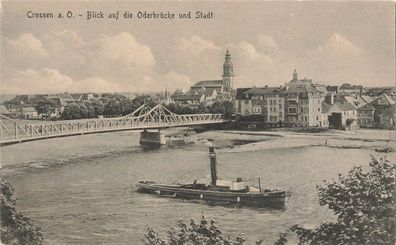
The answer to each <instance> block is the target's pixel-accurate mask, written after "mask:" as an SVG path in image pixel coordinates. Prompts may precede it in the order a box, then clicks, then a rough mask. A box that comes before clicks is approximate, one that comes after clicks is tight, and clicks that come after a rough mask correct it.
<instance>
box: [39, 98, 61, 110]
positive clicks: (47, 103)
mask: <svg viewBox="0 0 396 245" xmlns="http://www.w3.org/2000/svg"><path fill="white" fill-rule="evenodd" d="M55 107H56V104H55V103H54V101H52V100H51V99H49V98H43V99H41V100H39V101H37V104H36V110H37V113H38V114H50V113H51V112H54V111H55Z"/></svg>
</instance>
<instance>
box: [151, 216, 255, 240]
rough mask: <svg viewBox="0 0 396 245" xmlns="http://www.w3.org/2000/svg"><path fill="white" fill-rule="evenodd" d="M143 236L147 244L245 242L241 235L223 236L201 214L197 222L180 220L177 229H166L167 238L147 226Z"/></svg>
mask: <svg viewBox="0 0 396 245" xmlns="http://www.w3.org/2000/svg"><path fill="white" fill-rule="evenodd" d="M145 238H146V244H147V245H195V244H200V245H206V244H207V245H209V244H213V245H214V244H219V245H232V244H233V245H242V244H244V243H245V239H244V238H243V237H242V236H238V237H236V238H235V239H234V240H233V239H232V238H231V237H229V236H225V235H224V234H223V232H222V231H221V230H220V229H219V228H218V227H217V226H216V222H215V221H214V220H211V221H210V222H208V221H207V220H206V219H205V217H204V216H202V219H201V221H200V222H199V223H196V222H195V221H194V220H193V219H192V220H191V221H190V225H187V224H185V223H184V222H182V221H180V222H179V224H178V228H177V229H171V230H170V231H168V239H167V240H163V239H161V238H160V237H159V235H158V233H157V232H155V231H154V230H153V228H151V227H148V228H147V234H146V235H145ZM258 244H260V243H258Z"/></svg>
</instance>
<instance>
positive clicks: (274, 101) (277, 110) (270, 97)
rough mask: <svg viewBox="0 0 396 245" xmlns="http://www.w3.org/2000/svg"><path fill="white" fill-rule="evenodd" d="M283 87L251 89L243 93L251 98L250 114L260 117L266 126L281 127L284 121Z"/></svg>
mask: <svg viewBox="0 0 396 245" xmlns="http://www.w3.org/2000/svg"><path fill="white" fill-rule="evenodd" d="M284 90H285V87H264V88H251V89H249V90H247V91H245V92H244V94H245V95H248V96H247V97H249V98H251V106H252V110H251V111H252V114H253V115H260V116H261V117H262V120H263V122H265V123H266V124H267V125H268V126H270V127H274V126H281V125H282V124H283V122H284V120H285V107H284V106H285V101H284V94H283V93H282V91H284Z"/></svg>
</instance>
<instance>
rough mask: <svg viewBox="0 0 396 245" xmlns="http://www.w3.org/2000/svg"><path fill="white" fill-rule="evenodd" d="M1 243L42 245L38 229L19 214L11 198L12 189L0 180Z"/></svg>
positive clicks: (41, 236)
mask: <svg viewBox="0 0 396 245" xmlns="http://www.w3.org/2000/svg"><path fill="white" fill-rule="evenodd" d="M0 182H1V187H0V188H1V193H0V210H1V228H0V236H1V242H2V243H4V244H32V245H38V244H42V241H43V235H42V234H41V232H40V227H38V226H36V225H34V224H33V223H32V222H31V220H30V219H29V218H28V217H26V216H24V215H23V214H22V213H21V212H19V211H18V210H17V209H16V207H15V204H16V202H15V199H14V198H13V193H14V188H13V187H12V186H11V185H10V184H9V183H8V182H6V181H5V180H3V179H1V178H0Z"/></svg>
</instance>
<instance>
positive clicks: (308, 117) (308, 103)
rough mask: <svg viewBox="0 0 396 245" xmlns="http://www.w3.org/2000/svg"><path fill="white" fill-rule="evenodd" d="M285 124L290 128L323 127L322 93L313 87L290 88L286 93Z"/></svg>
mask: <svg viewBox="0 0 396 245" xmlns="http://www.w3.org/2000/svg"><path fill="white" fill-rule="evenodd" d="M285 94H286V97H285V109H286V114H287V116H286V118H285V123H286V124H287V125H288V126H289V127H322V123H321V121H322V112H321V111H322V101H323V98H322V96H321V92H320V91H319V90H317V89H316V88H315V87H313V86H309V85H308V86H290V87H288V88H287V89H286V91H285Z"/></svg>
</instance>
